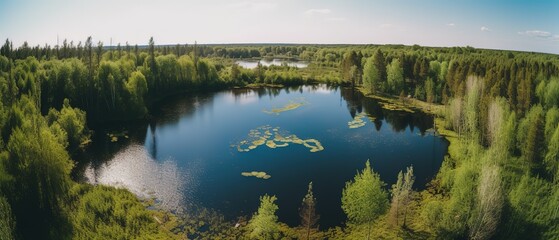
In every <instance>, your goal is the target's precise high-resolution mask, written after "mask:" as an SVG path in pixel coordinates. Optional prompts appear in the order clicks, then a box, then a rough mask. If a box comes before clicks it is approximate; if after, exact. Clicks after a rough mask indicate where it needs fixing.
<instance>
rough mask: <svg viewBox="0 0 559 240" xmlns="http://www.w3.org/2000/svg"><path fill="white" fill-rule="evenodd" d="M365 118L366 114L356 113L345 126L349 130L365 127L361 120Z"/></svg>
mask: <svg viewBox="0 0 559 240" xmlns="http://www.w3.org/2000/svg"><path fill="white" fill-rule="evenodd" d="M366 116H367V114H366V113H364V112H361V113H358V114H357V115H355V117H354V118H353V120H351V121H349V122H347V126H348V127H349V128H351V129H353V128H360V127H363V126H365V121H364V120H363V118H365V117H366Z"/></svg>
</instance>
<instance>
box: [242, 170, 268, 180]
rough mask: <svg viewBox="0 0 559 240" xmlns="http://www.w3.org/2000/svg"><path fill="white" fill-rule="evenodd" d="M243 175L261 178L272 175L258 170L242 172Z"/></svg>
mask: <svg viewBox="0 0 559 240" xmlns="http://www.w3.org/2000/svg"><path fill="white" fill-rule="evenodd" d="M241 175H243V176H245V177H256V178H260V179H269V178H271V177H272V176H270V175H268V174H267V173H266V172H256V171H252V172H242V173H241Z"/></svg>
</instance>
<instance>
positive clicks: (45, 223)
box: [6, 97, 73, 239]
mask: <svg viewBox="0 0 559 240" xmlns="http://www.w3.org/2000/svg"><path fill="white" fill-rule="evenodd" d="M14 111H16V112H20V113H23V114H24V116H25V117H24V119H23V120H22V121H21V122H20V124H18V125H19V126H17V127H15V130H13V132H12V134H11V136H10V140H9V142H8V145H7V150H8V152H9V159H10V161H8V162H6V163H7V166H6V169H7V170H8V173H9V174H10V175H11V176H12V177H13V181H12V184H10V186H8V191H7V192H9V193H10V194H9V195H8V196H9V197H8V199H9V202H10V204H11V206H12V210H13V212H14V215H15V216H16V220H17V225H16V227H17V230H18V234H19V235H21V236H22V237H24V238H29V239H37V238H45V237H48V238H62V237H63V236H65V235H66V234H68V233H69V232H67V227H68V226H67V225H65V222H66V221H65V219H66V217H65V216H64V214H63V209H62V204H63V203H64V202H65V201H66V200H67V193H68V189H69V187H70V186H71V184H72V182H71V180H70V171H71V169H72V167H73V162H72V161H71V160H70V157H69V156H68V153H67V152H66V150H65V148H64V146H63V144H61V143H60V142H59V140H58V139H57V136H56V135H54V134H53V133H52V132H51V130H50V129H49V128H48V127H47V124H46V121H45V120H44V119H43V118H42V117H41V116H40V115H39V113H38V111H37V109H36V107H35V106H34V104H33V103H32V102H31V101H30V100H29V99H28V98H27V97H23V98H22V99H21V100H20V101H19V103H18V106H17V107H16V108H15V109H14Z"/></svg>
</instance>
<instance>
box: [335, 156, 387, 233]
mask: <svg viewBox="0 0 559 240" xmlns="http://www.w3.org/2000/svg"><path fill="white" fill-rule="evenodd" d="M385 185H386V184H385V183H384V182H382V181H381V180H380V176H379V175H378V174H377V173H375V172H373V170H372V169H371V165H370V164H369V161H368V160H367V162H366V163H365V169H363V171H362V172H361V173H359V172H358V173H357V175H355V178H354V180H353V181H348V182H346V186H345V188H344V190H343V192H342V209H343V210H344V212H345V214H346V215H347V217H348V219H349V221H350V222H351V223H354V224H367V229H368V230H367V239H369V238H370V235H371V227H372V224H373V222H374V221H375V220H376V219H377V218H378V217H379V216H380V215H382V214H384V213H385V212H386V209H387V208H388V193H387V192H386V190H384V189H383V187H384V186H385Z"/></svg>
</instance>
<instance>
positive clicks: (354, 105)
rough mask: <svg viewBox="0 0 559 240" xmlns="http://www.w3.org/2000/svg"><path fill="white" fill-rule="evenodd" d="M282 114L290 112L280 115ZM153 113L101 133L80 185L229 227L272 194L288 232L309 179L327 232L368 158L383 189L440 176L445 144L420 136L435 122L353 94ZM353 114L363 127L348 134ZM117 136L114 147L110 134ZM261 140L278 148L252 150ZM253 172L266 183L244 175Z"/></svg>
mask: <svg viewBox="0 0 559 240" xmlns="http://www.w3.org/2000/svg"><path fill="white" fill-rule="evenodd" d="M284 106H287V108H285V109H283V110H287V109H291V110H289V111H283V112H281V110H282V109H281V108H282V107H284ZM153 115H154V118H153V121H152V122H150V123H145V124H142V123H138V124H127V125H123V126H114V125H113V126H111V128H106V129H97V131H96V134H95V138H94V142H93V144H92V145H91V146H89V147H88V149H87V150H86V152H85V153H84V154H83V156H80V157H79V158H80V161H81V163H80V165H79V166H78V170H77V172H78V173H79V174H78V175H79V177H81V178H82V180H83V181H87V182H90V183H93V184H107V185H113V186H120V187H126V188H128V189H129V190H131V191H132V192H134V193H135V194H137V195H139V196H143V197H155V198H157V201H158V202H159V203H160V205H161V206H162V207H164V208H167V209H170V210H183V211H188V210H189V209H190V208H194V207H193V206H199V207H204V208H210V209H214V210H217V211H219V212H220V213H222V214H223V215H224V216H225V217H226V219H232V220H234V219H236V218H237V217H239V216H241V215H246V216H250V215H251V214H252V213H253V212H255V211H256V209H257V208H258V205H259V196H262V195H264V194H269V195H276V196H277V198H278V200H277V204H278V205H279V210H278V212H277V213H278V216H279V220H280V221H282V222H285V223H287V224H289V225H291V226H295V225H298V224H299V217H298V212H297V210H298V208H299V206H300V203H301V200H302V198H303V197H304V195H305V193H306V191H307V185H308V183H309V182H310V181H312V182H313V185H314V194H315V197H316V198H317V210H318V213H319V214H320V215H321V219H320V226H321V228H326V227H331V226H335V225H339V224H341V223H342V222H343V221H344V220H345V215H344V213H343V211H342V209H341V195H342V189H343V187H344V185H345V182H346V181H349V180H351V179H353V177H354V175H355V173H356V172H357V171H358V170H361V169H363V167H364V166H365V162H366V161H367V159H369V160H370V161H371V165H372V166H373V169H374V170H375V171H376V172H378V173H380V176H381V178H382V180H383V181H385V182H386V183H387V184H389V185H388V186H390V185H391V184H393V183H394V182H395V180H396V176H397V174H398V172H399V171H401V170H404V169H405V168H406V167H408V166H411V165H413V167H414V172H415V175H416V182H415V186H414V187H415V189H418V190H419V189H423V188H425V184H426V183H427V182H428V181H429V180H430V179H431V178H432V177H433V176H434V175H435V174H436V172H437V171H438V169H439V167H440V165H441V162H442V160H443V157H444V155H445V154H446V151H447V146H448V143H447V142H446V141H445V140H444V139H442V138H440V137H438V136H433V135H432V134H430V133H429V132H430V131H426V130H427V129H429V128H431V127H432V125H433V119H432V117H431V116H428V115H425V114H421V113H415V114H410V113H402V112H394V111H387V110H384V109H382V108H380V106H379V105H378V103H377V102H375V101H374V100H371V99H369V98H364V97H362V95H361V94H359V93H357V92H354V91H352V90H350V89H346V88H339V87H329V86H326V85H312V86H301V87H291V88H284V89H276V88H270V89H256V90H253V89H235V90H228V91H221V92H217V93H206V94H194V95H186V96H178V97H174V98H172V99H169V100H166V101H165V102H164V103H161V105H160V106H159V107H158V108H157V111H155V112H154V113H153ZM355 116H357V118H358V119H361V120H362V121H363V122H361V125H362V126H361V127H358V126H359V124H357V125H351V126H354V127H357V128H350V127H349V125H348V122H351V121H352V120H354V117H355ZM354 123H359V121H357V122H354ZM363 124H364V125H363ZM123 130H125V131H126V132H125V135H124V134H123V135H121V136H120V137H118V136H117V137H116V138H118V141H116V142H112V141H111V138H112V137H110V136H107V134H108V133H115V132H122V131H123ZM249 135H252V137H251V136H249ZM260 138H263V139H264V140H265V141H268V140H274V139H276V140H277V141H275V142H274V143H273V144H276V145H279V146H278V147H276V148H270V147H268V146H267V144H263V145H259V146H257V147H256V148H254V149H251V148H253V147H254V146H253V147H250V145H251V143H252V142H253V141H254V140H259V139H260ZM286 139H288V140H286ZM297 139H299V140H300V141H298V140H297ZM312 139H316V140H318V142H319V144H317V143H316V142H314V141H313V140H312ZM115 140H116V139H115ZM281 140H283V142H282V141H281ZM245 141H246V142H245ZM303 141H304V142H303ZM266 143H268V142H266ZM286 143H287V144H288V146H285V147H280V146H282V145H285V144H286ZM303 143H306V144H307V146H305V145H304V144H303ZM273 144H271V145H272V146H273ZM317 145H321V146H322V147H323V150H321V151H319V150H320V148H319V147H318V146H317ZM313 149H314V150H313ZM239 150H241V151H239ZM245 150H248V151H245ZM250 171H263V172H266V173H267V174H268V175H270V176H271V178H269V179H266V180H265V179H259V178H255V177H246V176H242V175H241V173H242V172H250Z"/></svg>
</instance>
